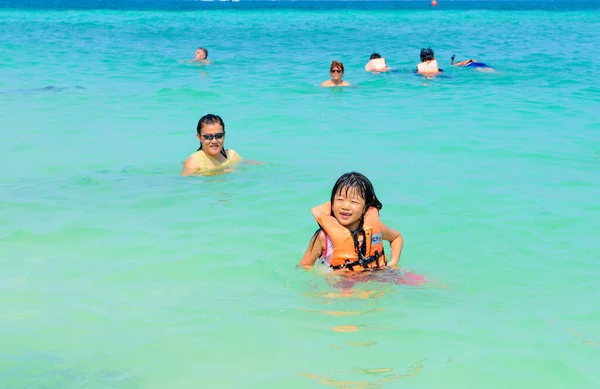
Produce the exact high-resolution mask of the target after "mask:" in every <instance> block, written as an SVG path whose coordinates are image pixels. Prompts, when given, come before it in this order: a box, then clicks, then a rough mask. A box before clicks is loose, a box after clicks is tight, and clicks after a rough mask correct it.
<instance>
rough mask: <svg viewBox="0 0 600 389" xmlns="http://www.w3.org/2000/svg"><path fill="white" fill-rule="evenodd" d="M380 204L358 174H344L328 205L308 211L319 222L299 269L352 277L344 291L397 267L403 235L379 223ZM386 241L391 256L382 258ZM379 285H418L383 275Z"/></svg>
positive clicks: (410, 278)
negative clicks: (315, 268) (320, 268)
mask: <svg viewBox="0 0 600 389" xmlns="http://www.w3.org/2000/svg"><path fill="white" fill-rule="evenodd" d="M382 207H383V205H382V204H381V202H380V201H379V199H378V198H377V196H376V195H375V189H373V184H371V181H369V179H368V178H367V177H365V176H364V175H363V174H361V173H358V172H350V173H346V174H343V175H342V176H341V177H339V178H338V180H337V182H336V183H335V185H334V186H333V189H332V190H331V197H330V199H329V201H328V202H326V203H324V204H321V205H319V206H316V207H314V208H313V209H312V210H311V213H312V215H313V217H314V218H315V219H316V221H317V223H318V224H319V229H318V230H317V231H316V232H315V233H314V234H313V236H312V238H311V240H310V243H309V245H308V248H307V249H306V252H305V253H304V256H303V257H302V259H301V260H300V266H301V267H303V268H305V269H310V268H312V266H313V265H314V264H315V262H317V260H319V259H320V263H321V264H324V265H325V266H326V267H329V268H330V269H332V270H333V271H335V272H337V273H341V274H345V275H347V276H351V278H349V279H346V280H343V282H342V286H343V287H351V286H352V285H354V284H355V283H356V282H360V281H367V280H368V279H367V277H369V275H372V274H373V272H372V271H373V270H382V269H384V268H386V267H392V268H393V267H397V266H398V263H399V261H400V254H401V253H402V246H403V239H402V235H401V234H400V233H399V232H398V231H396V230H394V229H392V228H390V227H388V226H387V225H385V224H383V223H382V222H381V220H380V219H379V211H380V210H381V208H382ZM384 240H386V241H388V242H390V248H391V254H390V256H389V257H387V256H386V254H385V250H384V246H383V243H384V242H383V241H384ZM384 277H385V278H383V279H380V281H384V282H393V283H401V284H410V285H419V284H422V283H425V282H426V281H425V279H424V278H423V277H422V276H419V275H416V274H413V273H409V272H407V273H403V274H402V275H401V276H399V275H398V274H397V272H396V273H390V272H388V273H387V276H385V275H384Z"/></svg>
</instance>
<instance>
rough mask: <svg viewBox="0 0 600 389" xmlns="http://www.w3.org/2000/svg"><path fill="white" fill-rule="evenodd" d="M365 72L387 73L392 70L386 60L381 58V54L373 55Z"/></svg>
mask: <svg viewBox="0 0 600 389" xmlns="http://www.w3.org/2000/svg"><path fill="white" fill-rule="evenodd" d="M365 70H366V71H367V72H377V73H379V72H387V71H388V70H392V69H391V68H388V66H387V63H386V62H385V58H381V55H380V54H379V53H373V54H371V58H369V62H367V64H366V65H365Z"/></svg>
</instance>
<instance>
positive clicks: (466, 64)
mask: <svg viewBox="0 0 600 389" xmlns="http://www.w3.org/2000/svg"><path fill="white" fill-rule="evenodd" d="M454 58H456V54H453V55H452V58H451V59H450V65H452V66H459V67H463V68H475V69H476V70H480V71H488V72H490V71H494V68H493V67H491V66H489V65H487V64H485V63H483V62H479V61H477V60H476V59H466V60H463V61H458V62H454Z"/></svg>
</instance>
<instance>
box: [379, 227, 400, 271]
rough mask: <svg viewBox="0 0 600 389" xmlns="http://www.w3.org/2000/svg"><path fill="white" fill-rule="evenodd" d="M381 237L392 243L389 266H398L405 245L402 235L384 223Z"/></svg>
mask: <svg viewBox="0 0 600 389" xmlns="http://www.w3.org/2000/svg"><path fill="white" fill-rule="evenodd" d="M381 235H382V238H383V239H384V240H387V241H388V242H390V247H391V248H392V254H391V256H390V260H389V262H388V266H390V267H396V266H398V262H400V254H402V246H403V244H404V241H403V239H402V235H400V233H399V232H398V231H396V230H394V229H393V228H390V227H388V226H386V225H385V224H383V223H381Z"/></svg>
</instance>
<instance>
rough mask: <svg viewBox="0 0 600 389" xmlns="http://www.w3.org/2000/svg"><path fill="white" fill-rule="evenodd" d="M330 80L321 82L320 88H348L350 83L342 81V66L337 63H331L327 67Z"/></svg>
mask: <svg viewBox="0 0 600 389" xmlns="http://www.w3.org/2000/svg"><path fill="white" fill-rule="evenodd" d="M329 74H331V80H327V81H323V83H322V84H321V86H329V87H331V86H350V83H349V82H347V81H344V80H342V78H343V77H344V64H343V63H341V62H337V61H332V62H331V66H330V67H329Z"/></svg>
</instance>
